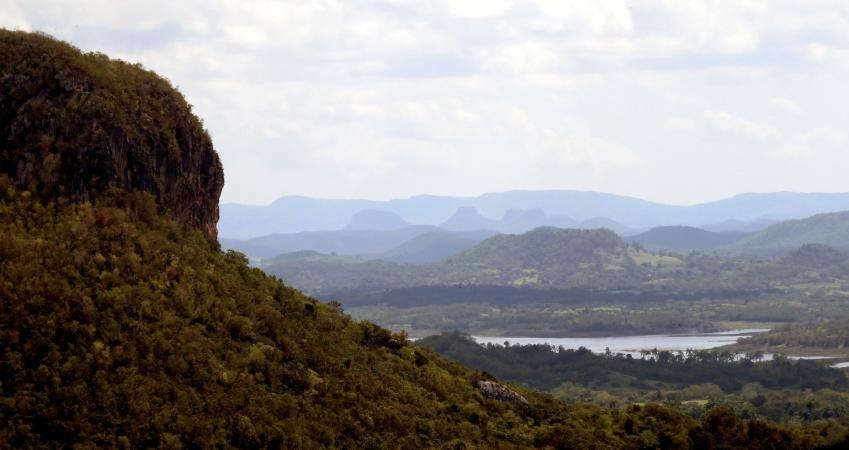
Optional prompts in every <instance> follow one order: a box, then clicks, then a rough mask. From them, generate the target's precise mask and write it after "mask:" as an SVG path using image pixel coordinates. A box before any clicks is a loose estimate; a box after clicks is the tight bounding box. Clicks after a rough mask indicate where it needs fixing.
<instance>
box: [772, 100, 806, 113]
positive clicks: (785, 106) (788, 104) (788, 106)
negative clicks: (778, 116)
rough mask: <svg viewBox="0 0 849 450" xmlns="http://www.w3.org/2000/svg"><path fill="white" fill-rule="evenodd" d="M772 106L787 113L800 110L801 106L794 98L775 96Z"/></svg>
mask: <svg viewBox="0 0 849 450" xmlns="http://www.w3.org/2000/svg"><path fill="white" fill-rule="evenodd" d="M771 103H772V106H774V107H775V108H777V109H779V110H780V111H782V112H786V113H797V112H799V106H798V105H797V104H796V102H794V101H793V100H790V99H789V98H785V97H775V98H773V99H772V102H771Z"/></svg>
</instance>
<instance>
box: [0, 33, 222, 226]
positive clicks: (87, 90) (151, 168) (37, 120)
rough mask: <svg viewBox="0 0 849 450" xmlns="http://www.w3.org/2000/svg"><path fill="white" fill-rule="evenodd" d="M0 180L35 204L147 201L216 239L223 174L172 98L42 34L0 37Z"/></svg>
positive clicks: (130, 70) (167, 88)
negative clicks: (137, 196)
mask: <svg viewBox="0 0 849 450" xmlns="http://www.w3.org/2000/svg"><path fill="white" fill-rule="evenodd" d="M0 173H5V174H7V175H8V176H9V177H11V179H12V180H13V182H14V183H15V184H16V185H17V187H18V188H20V189H25V190H28V191H30V192H32V193H33V194H34V195H37V196H39V197H41V198H42V199H43V200H45V201H54V200H57V199H60V198H66V199H69V200H71V201H77V202H84V201H92V202H95V201H110V199H111V198H114V197H120V194H121V193H122V192H134V191H142V192H148V193H151V194H153V195H154V196H155V197H156V199H157V204H158V207H159V208H160V210H161V212H163V213H165V214H167V215H169V216H171V217H173V218H174V219H176V220H178V221H180V222H182V223H185V224H187V225H190V226H193V227H197V228H200V229H202V230H203V231H204V232H205V233H206V234H207V235H208V236H209V237H210V238H213V239H214V238H215V237H216V235H217V231H216V224H217V222H218V197H219V195H220V194H221V189H222V187H223V186H224V172H223V169H222V167H221V163H220V161H219V158H218V154H217V153H216V152H215V150H214V149H213V147H212V141H211V140H210V138H209V135H208V134H207V132H206V131H205V130H204V128H203V126H202V124H201V122H200V120H199V119H198V118H197V117H195V116H194V114H192V112H191V106H190V105H189V104H188V103H187V102H186V100H185V99H184V98H183V97H182V95H180V93H179V92H177V91H176V90H175V89H174V88H173V87H172V86H171V85H170V84H169V83H168V82H167V81H166V80H164V79H162V78H160V77H159V76H157V75H156V74H154V73H153V72H150V71H147V70H145V69H143V68H142V67H141V66H139V65H133V64H129V63H126V62H123V61H119V60H112V59H109V58H108V57H106V56H105V55H102V54H96V53H87V54H84V53H82V52H80V51H79V50H78V49H76V48H74V47H72V46H70V45H68V44H66V43H63V42H59V41H56V40H54V39H52V38H50V37H49V36H46V35H43V34H37V33H24V32H12V31H7V30H0ZM116 194H117V195H116Z"/></svg>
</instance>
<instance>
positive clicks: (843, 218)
mask: <svg viewBox="0 0 849 450" xmlns="http://www.w3.org/2000/svg"><path fill="white" fill-rule="evenodd" d="M805 244H823V245H828V246H831V247H834V248H837V249H840V250H849V212H839V213H829V214H817V215H815V216H813V217H810V218H807V219H801V220H788V221H785V222H779V223H777V224H775V225H772V226H770V227H768V228H767V229H765V230H763V231H760V232H758V233H755V234H753V235H751V236H748V237H746V238H744V239H742V240H740V241H739V242H737V243H735V244H733V245H730V246H728V247H727V248H726V250H727V251H728V252H729V253H738V254H744V255H777V254H782V253H786V252H788V251H792V250H794V249H796V248H799V247H801V246H803V245H805Z"/></svg>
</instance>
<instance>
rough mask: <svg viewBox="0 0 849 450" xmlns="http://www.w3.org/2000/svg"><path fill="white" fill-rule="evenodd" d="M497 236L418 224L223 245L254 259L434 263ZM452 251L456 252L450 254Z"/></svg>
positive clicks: (225, 242)
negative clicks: (335, 257)
mask: <svg viewBox="0 0 849 450" xmlns="http://www.w3.org/2000/svg"><path fill="white" fill-rule="evenodd" d="M433 233H435V235H434V236H432V237H430V238H426V239H424V240H420V241H415V240H414V239H416V238H418V237H420V236H422V235H426V234H433ZM494 234H496V232H495V231H488V230H471V231H463V232H450V231H446V230H443V229H441V228H439V227H435V226H431V225H417V226H408V227H404V228H400V229H395V230H353V229H344V230H332V231H303V232H300V233H280V234H271V235H267V236H261V237H257V238H252V239H225V238H222V239H221V240H220V242H221V245H222V247H224V248H225V249H233V250H238V251H240V252H242V253H244V254H246V255H248V256H250V257H252V258H272V257H275V256H277V255H280V254H283V253H292V252H298V251H303V250H310V251H315V252H320V253H324V254H339V255H363V256H364V257H366V258H369V259H378V258H381V259H382V258H383V257H384V256H385V257H386V258H387V260H390V261H397V262H432V261H435V260H434V259H433V258H435V257H436V255H439V254H445V253H446V252H449V253H450V254H447V255H446V256H451V255H453V254H456V253H458V252H460V251H463V250H465V249H466V248H468V246H465V245H462V244H460V243H459V242H461V241H470V242H471V244H474V243H476V242H479V241H482V240H484V239H486V238H488V237H490V236H493V235H494ZM402 245H403V246H402ZM399 246H402V247H400V248H399ZM452 249H453V250H456V252H450V250H452ZM439 259H442V258H439Z"/></svg>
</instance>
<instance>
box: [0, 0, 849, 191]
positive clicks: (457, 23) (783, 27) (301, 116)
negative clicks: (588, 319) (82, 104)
mask: <svg viewBox="0 0 849 450" xmlns="http://www.w3.org/2000/svg"><path fill="white" fill-rule="evenodd" d="M0 26H2V27H5V28H11V29H21V30H39V31H43V32H46V33H48V34H51V35H53V36H55V37H57V38H60V39H63V40H66V41H69V42H71V43H72V44H74V45H76V46H77V47H79V48H80V49H82V50H85V51H100V52H103V53H106V54H108V55H110V56H113V57H117V58H121V59H124V60H127V61H132V62H140V63H142V64H143V65H144V66H145V67H146V68H149V69H152V70H154V71H156V72H157V73H159V74H160V75H162V76H164V77H166V78H167V79H169V80H170V81H171V82H172V83H173V84H174V85H175V86H177V87H178V88H179V89H180V90H181V92H183V94H184V95H185V96H186V98H187V99H188V101H189V102H190V103H191V104H193V105H194V111H195V112H196V113H197V114H198V115H199V116H200V117H201V118H202V119H203V120H204V124H205V126H206V127H207V129H208V130H209V132H210V134H211V135H212V138H213V141H214V145H215V148H216V150H217V151H218V152H219V154H220V155H221V158H222V161H223V163H224V169H225V179H226V184H225V187H224V192H223V193H222V197H221V201H222V202H239V203H250V204H266V203H269V202H271V201H273V200H274V199H275V198H278V197H280V196H282V195H305V196H315V197H331V198H369V199H389V198H400V197H407V196H410V195H416V194H435V195H477V194H481V193H483V192H495V191H505V190H513V189H578V190H592V191H601V192H612V193H617V194H622V195H630V196H635V197H641V198H645V199H648V200H654V201H660V202H666V203H675V204H692V203H698V202H703V201H709V200H715V199H719V198H723V197H727V196H731V195H734V194H737V193H741V192H771V191H804V192H845V191H849V176H847V172H849V129H847V125H849V106H848V105H849V83H847V82H846V80H847V79H849V2H846V1H845V0H833V1H830V0H798V1H789V0H772V1H754V0H735V1H731V0H723V1H711V0H698V1H690V0H639V1H636V0H633V1H622V0H587V1H578V0H575V1H566V0H528V1H511V0H483V1H479V0H468V1H459V0H454V1H424V0H411V1H407V0H382V1H381V0H375V1H368V0H344V1H319V0H316V1H306V0H300V1H256V2H252V1H234V0H201V1H196V0H180V1H174V0H167V1H163V0H146V1H143V2H141V1H139V2H132V1H123V0H78V1H73V2H70V1H68V2H63V1H57V0H50V1H42V0H25V1H17V0H0Z"/></svg>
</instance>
